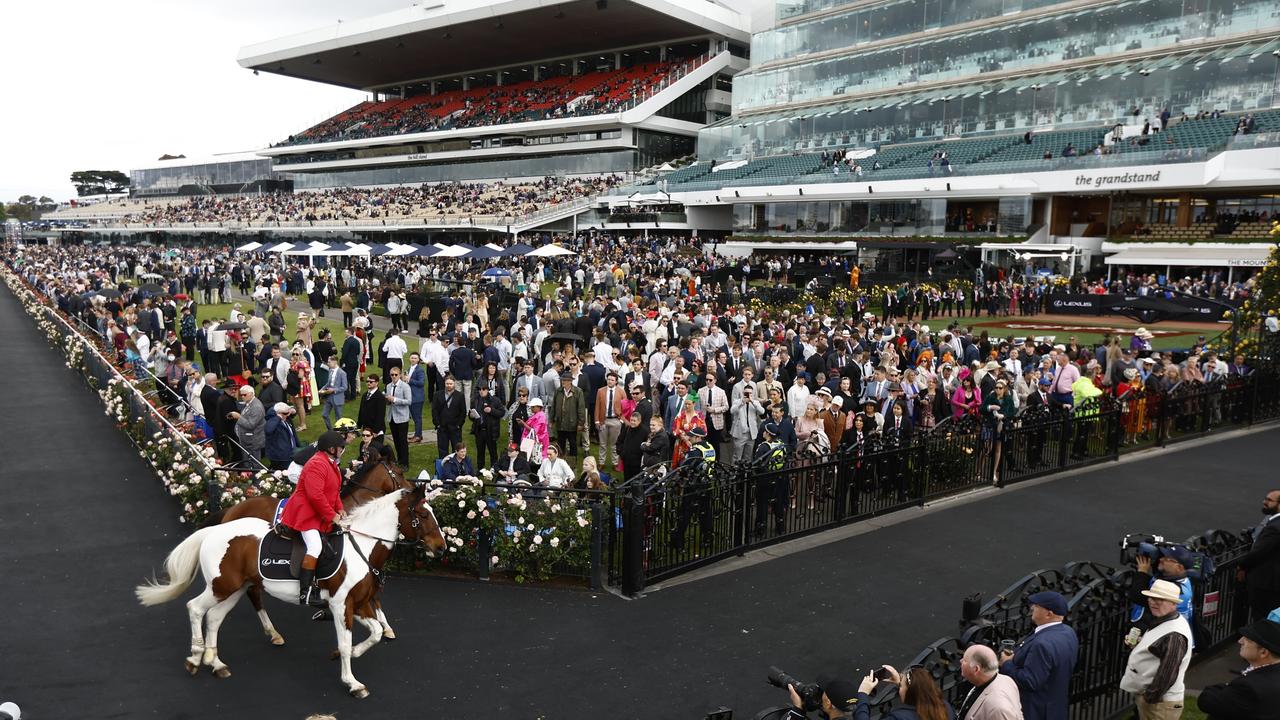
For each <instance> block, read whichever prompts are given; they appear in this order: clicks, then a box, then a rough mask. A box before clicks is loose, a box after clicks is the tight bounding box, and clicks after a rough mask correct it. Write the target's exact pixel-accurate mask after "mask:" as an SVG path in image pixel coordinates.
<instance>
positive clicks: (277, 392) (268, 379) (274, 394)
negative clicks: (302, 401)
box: [257, 348, 284, 408]
mask: <svg viewBox="0 0 1280 720" xmlns="http://www.w3.org/2000/svg"><path fill="white" fill-rule="evenodd" d="M276 352H279V349H278V348H277V349H276ZM259 379H260V380H261V381H262V382H261V384H260V385H258V391H257V392H258V399H259V400H261V401H262V407H264V408H269V407H275V404H276V403H278V402H284V387H283V386H282V385H281V384H280V383H279V381H277V380H276V376H275V373H274V372H272V371H271V370H269V369H267V368H263V369H262V373H261V375H260V376H259Z"/></svg>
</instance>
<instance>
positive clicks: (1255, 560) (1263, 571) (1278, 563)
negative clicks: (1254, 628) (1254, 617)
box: [1240, 518, 1280, 615]
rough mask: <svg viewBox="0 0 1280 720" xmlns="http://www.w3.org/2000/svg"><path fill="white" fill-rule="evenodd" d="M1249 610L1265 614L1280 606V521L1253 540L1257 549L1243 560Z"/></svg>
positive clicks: (1241, 558) (1241, 559)
mask: <svg viewBox="0 0 1280 720" xmlns="http://www.w3.org/2000/svg"><path fill="white" fill-rule="evenodd" d="M1240 567H1241V568H1243V569H1244V571H1245V573H1246V576H1245V588H1246V589H1247V590H1248V591H1249V607H1251V608H1252V609H1253V611H1254V613H1255V614H1257V613H1259V612H1260V611H1261V612H1262V614H1264V615H1265V613H1266V612H1270V611H1271V610H1273V609H1275V608H1276V607H1280V518H1276V519H1274V520H1272V521H1271V522H1269V523H1267V524H1266V526H1264V527H1263V528H1262V530H1261V531H1260V532H1259V533H1258V536H1257V537H1256V538H1254V540H1253V547H1252V548H1251V549H1250V550H1249V552H1247V553H1245V554H1244V555H1242V556H1241V557H1240Z"/></svg>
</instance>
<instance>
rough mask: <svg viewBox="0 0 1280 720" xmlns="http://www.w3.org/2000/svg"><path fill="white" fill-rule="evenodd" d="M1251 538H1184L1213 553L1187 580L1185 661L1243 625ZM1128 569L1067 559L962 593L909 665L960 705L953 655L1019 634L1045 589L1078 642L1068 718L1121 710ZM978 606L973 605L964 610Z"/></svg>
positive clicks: (1213, 534)
mask: <svg viewBox="0 0 1280 720" xmlns="http://www.w3.org/2000/svg"><path fill="white" fill-rule="evenodd" d="M1251 543H1252V534H1251V533H1250V531H1249V530H1243V531H1240V532H1227V531H1221V530H1211V531H1208V532H1205V533H1203V534H1201V535H1196V536H1194V537H1191V538H1188V539H1187V540H1185V541H1184V542H1183V544H1185V545H1186V546H1187V547H1189V548H1190V549H1191V550H1193V551H1195V552H1199V553H1203V554H1205V555H1207V556H1209V557H1211V558H1213V560H1214V564H1215V565H1216V570H1215V572H1214V574H1213V576H1212V577H1211V578H1210V579H1209V580H1208V581H1207V582H1193V588H1194V591H1195V600H1194V603H1193V604H1194V609H1195V611H1194V615H1193V626H1194V629H1195V640H1196V647H1195V654H1194V655H1193V658H1192V662H1193V663H1195V662H1198V661H1200V660H1204V659H1206V658H1209V657H1212V656H1213V655H1214V654H1215V652H1216V651H1218V650H1221V649H1222V648H1223V647H1224V646H1226V645H1227V644H1229V643H1230V642H1232V641H1233V640H1234V639H1235V637H1236V630H1237V629H1238V628H1240V627H1242V626H1244V625H1246V624H1248V608H1247V605H1246V596H1245V593H1244V589H1243V586H1242V585H1240V584H1239V583H1237V581H1236V567H1237V564H1238V561H1239V558H1240V556H1242V555H1243V554H1244V553H1245V552H1246V551H1248V549H1249V547H1250V545H1251ZM1134 573H1135V571H1134V569H1133V568H1113V567H1110V566H1108V565H1106V564H1103V563H1098V562H1073V563H1069V564H1067V565H1066V566H1064V567H1062V568H1060V569H1056V570H1038V571H1036V572H1033V573H1030V574H1028V575H1026V576H1024V577H1022V578H1021V579H1019V580H1018V581H1017V582H1015V583H1013V584H1012V585H1010V586H1009V587H1008V588H1006V589H1005V590H1003V591H1002V592H1000V593H999V594H997V595H996V596H995V597H994V598H992V599H991V600H989V601H987V602H986V603H983V604H981V605H978V602H979V600H978V599H977V598H969V599H966V601H965V603H963V604H962V607H965V608H966V612H965V613H964V614H965V615H968V616H967V617H962V618H961V619H960V621H959V626H960V628H961V631H960V634H959V635H957V636H951V637H944V638H940V639H938V640H935V641H934V642H932V643H930V644H929V645H928V646H926V647H925V648H924V649H923V650H921V651H920V652H919V653H918V654H917V655H916V656H915V657H914V658H912V660H911V662H910V663H908V665H921V666H923V667H924V668H926V669H927V670H928V671H929V672H930V674H932V676H933V678H934V679H935V680H936V681H937V682H938V684H939V686H940V687H941V688H942V691H943V696H944V697H945V698H946V699H947V700H948V701H949V702H951V703H952V704H953V705H954V706H959V704H960V702H961V701H962V700H963V699H964V695H965V693H967V692H968V689H969V685H968V684H967V683H966V682H965V681H964V679H963V678H962V677H961V675H960V658H961V657H962V656H963V655H964V651H965V648H967V647H969V646H970V645H971V644H973V643H980V644H985V645H990V646H992V647H995V648H998V647H999V645H1000V641H1001V640H1006V639H1008V640H1019V639H1022V638H1025V637H1026V636H1028V635H1030V634H1031V632H1032V631H1033V629H1034V626H1033V624H1032V622H1031V615H1030V607H1029V605H1028V604H1027V601H1026V599H1027V597H1029V596H1030V595H1033V594H1035V593H1037V592H1041V591H1044V590H1053V591H1056V592H1059V593H1062V595H1063V596H1064V597H1066V598H1067V604H1068V608H1069V610H1068V614H1067V617H1066V620H1065V622H1066V623H1067V624H1068V625H1070V626H1071V627H1072V629H1074V630H1075V632H1076V636H1077V638H1078V639H1079V642H1080V650H1079V655H1078V656H1077V659H1076V665H1075V671H1074V673H1073V674H1072V678H1071V690H1070V698H1071V709H1070V718H1071V720H1107V718H1112V717H1115V716H1117V715H1120V714H1121V713H1124V712H1126V711H1127V710H1129V709H1130V708H1132V706H1133V698H1132V696H1130V695H1129V694H1128V693H1126V692H1124V691H1122V690H1120V678H1121V676H1122V675H1123V674H1124V669H1125V663H1126V661H1127V659H1128V656H1129V648H1128V647H1126V646H1125V645H1124V643H1123V640H1124V637H1125V634H1126V633H1127V632H1128V629H1129V627H1130V622H1129V609H1130V605H1129V601H1128V589H1129V585H1130V583H1131V582H1132V581H1133V576H1134ZM974 606H977V611H976V612H970V610H971V609H973V608H974ZM896 699H897V697H896V692H894V690H893V689H887V688H882V689H880V690H878V691H877V693H876V694H875V695H874V696H873V697H872V700H873V702H874V703H875V707H876V708H877V709H878V710H879V711H880V713H881V714H883V713H885V712H887V711H888V709H889V707H890V706H891V705H892V704H893V703H894V701H896Z"/></svg>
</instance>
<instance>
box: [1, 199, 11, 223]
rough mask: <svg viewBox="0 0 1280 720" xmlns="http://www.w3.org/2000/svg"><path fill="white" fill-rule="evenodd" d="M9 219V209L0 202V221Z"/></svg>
mask: <svg viewBox="0 0 1280 720" xmlns="http://www.w3.org/2000/svg"><path fill="white" fill-rule="evenodd" d="M8 219H9V211H8V210H7V209H6V208H5V206H4V203H0V223H2V222H4V221H5V220H8Z"/></svg>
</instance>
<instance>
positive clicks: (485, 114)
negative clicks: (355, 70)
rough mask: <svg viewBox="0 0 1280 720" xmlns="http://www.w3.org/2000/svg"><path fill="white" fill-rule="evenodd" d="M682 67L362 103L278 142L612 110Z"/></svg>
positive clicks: (380, 134) (609, 72)
mask: <svg viewBox="0 0 1280 720" xmlns="http://www.w3.org/2000/svg"><path fill="white" fill-rule="evenodd" d="M687 69H688V65H687V64H683V63H676V62H660V63H646V64H643V65H636V66H632V67H627V68H621V69H618V70H607V71H597V72H592V73H588V74H586V75H580V76H576V77H573V76H558V77H552V78H547V79H544V80H540V81H534V80H527V81H523V82H518V83H513V84H510V85H493V86H487V87H482V88H475V89H470V90H453V91H446V92H441V93H438V94H436V95H422V96H418V97H411V98H406V99H393V100H384V101H381V102H364V103H361V104H359V105H356V106H355V107H352V108H350V109H348V110H345V111H343V112H342V113H339V114H338V115H335V116H334V117H332V118H329V119H328V120H325V121H324V122H321V123H320V124H318V125H316V126H314V127H311V128H309V129H307V130H305V131H303V132H300V133H298V134H297V135H291V136H290V137H289V138H288V139H287V140H285V141H284V142H282V143H280V144H281V145H300V144H307V143H318V142H329V141H334V140H358V139H363V138H370V137H383V136H386V135H403V134H407V133H419V132H430V131H433V130H451V129H455V128H467V127H482V126H486V125H503V124H508V123H514V122H526V121H532V120H551V119H555V118H562V117H580V116H585V115H599V114H603V113H610V112H618V111H620V110H623V109H625V108H626V107H628V106H629V105H630V104H631V103H632V102H634V101H635V100H636V99H643V98H645V97H647V96H648V95H649V94H650V93H652V92H653V91H654V90H655V89H656V88H658V87H660V86H661V83H662V81H663V80H664V79H665V78H667V77H668V76H669V75H671V74H673V73H676V72H678V71H684V70H687Z"/></svg>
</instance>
